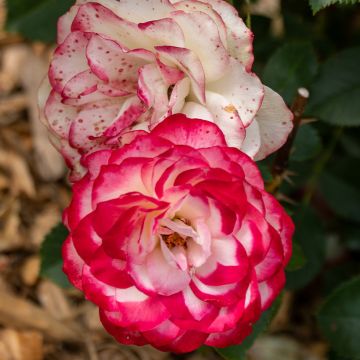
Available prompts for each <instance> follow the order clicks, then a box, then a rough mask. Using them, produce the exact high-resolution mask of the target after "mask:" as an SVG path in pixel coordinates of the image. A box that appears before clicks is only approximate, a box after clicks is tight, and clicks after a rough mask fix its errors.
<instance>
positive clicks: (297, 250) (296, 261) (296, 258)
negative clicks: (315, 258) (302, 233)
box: [286, 241, 306, 271]
mask: <svg viewBox="0 0 360 360" xmlns="http://www.w3.org/2000/svg"><path fill="white" fill-rule="evenodd" d="M305 264H306V258H305V255H304V251H303V250H302V248H301V246H300V245H299V244H298V243H297V242H296V241H294V242H293V251H292V256H291V260H290V262H289V264H288V266H287V267H286V271H295V270H299V269H301V268H302V267H304V265H305Z"/></svg>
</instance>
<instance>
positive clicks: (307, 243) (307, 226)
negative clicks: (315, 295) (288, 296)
mask: <svg viewBox="0 0 360 360" xmlns="http://www.w3.org/2000/svg"><path fill="white" fill-rule="evenodd" d="M293 220H294V222H295V235H294V242H295V243H298V244H299V245H300V247H301V249H302V251H303V254H304V257H305V259H306V262H305V263H304V265H303V267H302V268H301V269H299V270H295V271H287V274H286V287H287V288H288V289H290V290H296V289H299V288H302V287H304V286H306V285H307V284H308V283H309V282H310V281H311V280H312V279H313V278H314V277H315V276H316V275H317V274H318V273H319V271H320V270H321V268H322V266H323V263H324V260H325V234H324V229H323V227H322V224H321V222H320V219H319V218H318V216H317V214H316V213H315V212H314V211H313V210H312V209H311V208H307V207H305V208H302V209H301V210H300V211H299V212H298V213H296V214H295V216H294V217H293Z"/></svg>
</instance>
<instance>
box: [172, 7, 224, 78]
mask: <svg viewBox="0 0 360 360" xmlns="http://www.w3.org/2000/svg"><path fill="white" fill-rule="evenodd" d="M171 18H172V19H174V20H175V21H176V22H177V23H178V24H179V25H180V27H181V29H182V31H183V33H184V35H185V41H186V47H187V48H188V49H190V50H192V51H194V52H195V54H196V55H197V56H198V57H199V59H200V62H201V64H202V66H203V68H204V73H205V79H206V82H211V81H215V80H218V79H219V78H221V77H222V76H223V75H224V73H225V72H226V68H227V67H228V65H229V55H228V53H227V51H226V49H225V48H224V45H223V43H222V41H221V38H220V35H219V31H218V27H217V24H216V23H215V21H214V20H213V19H212V18H211V17H210V16H209V15H207V14H205V13H203V12H200V11H196V12H193V13H185V12H183V11H176V12H174V13H172V14H171ZM194 34H197V35H196V36H194ZM209 53H211V56H209Z"/></svg>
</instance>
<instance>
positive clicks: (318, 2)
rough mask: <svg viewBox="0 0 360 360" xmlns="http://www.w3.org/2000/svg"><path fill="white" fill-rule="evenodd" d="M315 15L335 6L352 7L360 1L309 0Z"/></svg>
mask: <svg viewBox="0 0 360 360" xmlns="http://www.w3.org/2000/svg"><path fill="white" fill-rule="evenodd" d="M309 1H310V6H311V8H312V11H313V13H314V14H315V13H317V12H318V11H319V10H321V9H323V8H325V7H327V6H329V5H333V4H341V5H351V4H356V3H358V2H360V0H309Z"/></svg>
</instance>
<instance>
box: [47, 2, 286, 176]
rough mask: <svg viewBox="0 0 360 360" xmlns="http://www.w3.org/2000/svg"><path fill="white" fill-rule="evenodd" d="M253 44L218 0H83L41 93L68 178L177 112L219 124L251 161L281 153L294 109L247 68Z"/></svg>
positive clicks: (63, 23)
mask: <svg viewBox="0 0 360 360" xmlns="http://www.w3.org/2000/svg"><path fill="white" fill-rule="evenodd" d="M252 40H253V34H252V32H251V31H250V30H249V29H248V28H247V27H246V26H245V24H244V22H243V21H242V20H241V18H240V17H239V16H238V14H237V12H236V10H235V9H234V8H233V7H232V6H231V5H229V4H228V3H227V2H225V1H222V0H203V1H197V0H185V1H176V0H170V1H169V0H148V1H145V0H138V1H134V0H121V1H117V0H97V1H88V0H77V2H76V4H75V5H74V6H73V7H72V8H71V9H70V11H69V12H68V13H67V14H65V15H64V16H63V17H62V18H60V21H59V24H58V47H57V49H56V51H55V54H54V57H53V60H52V62H51V66H50V70H49V83H45V84H44V86H43V88H42V91H41V96H40V103H41V106H42V108H43V109H44V113H45V117H46V119H47V126H48V128H49V129H50V131H51V133H52V136H53V139H54V142H55V144H56V145H57V147H58V148H59V149H60V151H61V152H62V154H63V155H64V157H65V159H66V160H67V162H68V165H69V166H70V168H71V169H72V177H71V180H73V181H75V180H76V179H79V178H80V177H81V176H82V175H83V174H84V168H83V167H82V165H81V163H80V157H81V155H83V154H89V153H92V152H94V151H96V150H99V149H111V148H118V147H119V146H122V145H124V144H125V143H126V139H127V136H126V135H125V134H126V133H128V132H129V131H134V130H151V129H152V128H154V127H155V126H156V125H157V124H158V123H160V122H161V121H163V119H165V118H166V117H167V116H169V115H172V114H177V113H183V114H185V115H187V116H188V117H190V118H200V119H205V120H208V121H211V122H213V123H215V124H216V125H217V126H219V128H220V129H221V130H222V131H223V133H224V135H225V138H226V142H227V145H228V146H232V147H236V148H238V149H240V150H241V151H243V152H245V153H246V154H248V155H249V156H250V157H252V158H253V159H255V160H260V159H263V158H264V157H266V156H267V155H268V154H270V153H272V152H274V151H276V150H277V149H278V148H279V147H281V146H282V145H283V144H284V142H285V141H286V139H287V137H288V135H289V133H290V131H291V129H292V114H291V112H290V111H289V110H288V109H287V107H286V105H285V103H284V101H283V100H282V98H281V97H280V96H279V95H278V94H277V93H275V92H274V91H273V90H271V89H269V88H267V87H265V86H264V85H263V84H262V83H261V81H260V80H259V79H258V77H257V76H256V75H255V74H254V73H252V72H251V68H252V63H253V48H252ZM174 131H176V129H174ZM124 135H125V136H124Z"/></svg>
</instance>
